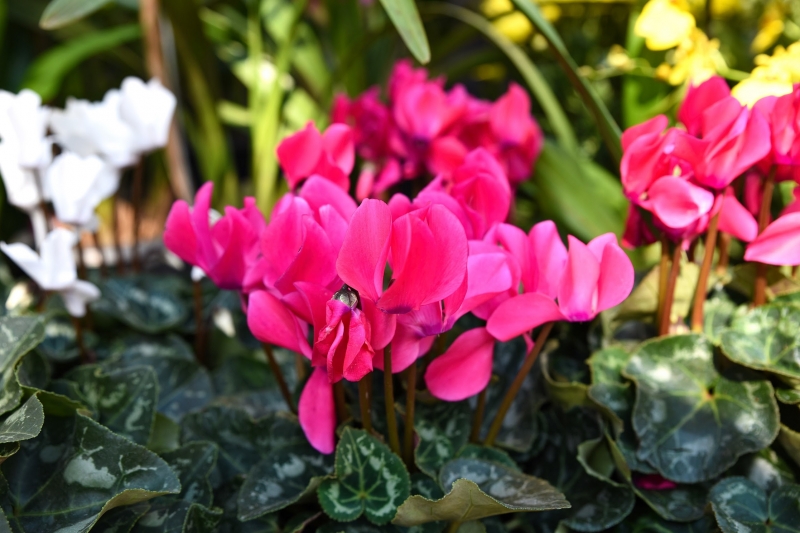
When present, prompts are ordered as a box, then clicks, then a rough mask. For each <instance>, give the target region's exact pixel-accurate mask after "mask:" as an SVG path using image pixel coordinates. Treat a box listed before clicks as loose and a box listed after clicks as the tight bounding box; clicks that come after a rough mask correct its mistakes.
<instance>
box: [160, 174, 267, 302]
mask: <svg viewBox="0 0 800 533" xmlns="http://www.w3.org/2000/svg"><path fill="white" fill-rule="evenodd" d="M213 192H214V185H213V183H210V182H209V183H206V184H205V185H203V186H202V187H201V188H200V190H199V191H197V195H196V196H195V202H194V206H193V207H191V208H190V207H189V205H188V204H187V203H186V202H185V201H183V200H178V201H176V202H175V203H174V204H173V205H172V209H170V212H169V215H168V216H167V222H166V227H165V229H164V245H165V246H166V247H167V249H168V250H170V251H171V252H172V253H174V254H175V255H177V256H178V257H180V258H181V259H183V260H184V261H186V262H187V263H189V264H191V265H194V266H196V267H198V268H200V269H201V270H202V271H203V272H204V273H205V274H206V275H207V276H208V277H209V278H211V280H212V281H213V282H214V283H215V284H216V285H217V286H218V287H219V288H221V289H227V290H241V288H242V285H243V283H244V279H245V274H246V272H247V269H248V268H249V266H250V263H251V261H252V259H253V255H254V250H255V248H256V246H257V242H258V231H259V226H260V224H263V217H262V216H261V214H260V213H259V212H258V209H257V208H256V207H255V200H254V199H253V198H246V199H245V208H244V209H241V210H239V209H236V208H234V207H226V208H225V214H224V215H222V216H219V215H218V214H215V212H214V211H212V210H211V196H212V194H213ZM259 219H260V220H261V222H259Z"/></svg>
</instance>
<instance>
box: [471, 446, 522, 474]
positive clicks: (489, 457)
mask: <svg viewBox="0 0 800 533" xmlns="http://www.w3.org/2000/svg"><path fill="white" fill-rule="evenodd" d="M457 457H458V458H459V459H481V460H483V461H492V462H494V463H500V464H501V465H505V466H507V467H509V468H511V469H512V470H519V466H518V465H517V463H516V462H514V460H513V459H512V458H511V457H510V456H509V455H508V454H507V453H506V452H504V451H503V450H499V449H497V448H490V447H488V446H479V445H477V444H467V445H466V446H464V447H463V448H461V451H460V452H458V455H457Z"/></svg>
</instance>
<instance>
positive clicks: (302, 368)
mask: <svg viewBox="0 0 800 533" xmlns="http://www.w3.org/2000/svg"><path fill="white" fill-rule="evenodd" d="M303 359H304V358H303V356H302V355H300V354H299V353H296V354H294V370H295V372H296V373H297V382H298V383H300V382H301V381H303V380H304V379H305V378H306V365H305V362H303Z"/></svg>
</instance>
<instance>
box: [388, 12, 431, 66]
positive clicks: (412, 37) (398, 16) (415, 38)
mask: <svg viewBox="0 0 800 533" xmlns="http://www.w3.org/2000/svg"><path fill="white" fill-rule="evenodd" d="M381 5H382V6H383V8H384V9H385V10H386V13H387V14H388V15H389V18H390V19H391V21H392V24H394V27H395V28H397V33H399V34H400V37H402V38H403V42H404V43H406V46H407V47H408V49H409V50H410V51H411V53H412V54H414V57H415V58H417V61H419V62H420V63H422V64H423V65H424V64H425V63H427V62H428V61H430V60H431V49H430V47H429V46H428V37H427V36H426V35H425V28H424V27H423V26H422V21H421V20H420V18H419V12H418V11H417V6H416V4H415V2H414V0H381Z"/></svg>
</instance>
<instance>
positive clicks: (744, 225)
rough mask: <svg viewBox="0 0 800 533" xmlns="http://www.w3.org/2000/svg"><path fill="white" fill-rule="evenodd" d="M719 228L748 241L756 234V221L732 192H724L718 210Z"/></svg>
mask: <svg viewBox="0 0 800 533" xmlns="http://www.w3.org/2000/svg"><path fill="white" fill-rule="evenodd" d="M719 230H720V231H724V232H725V233H730V234H731V235H733V236H734V237H736V238H737V239H740V240H742V241H744V242H750V241H752V240H753V239H755V238H756V236H757V235H758V221H756V219H755V217H754V216H753V215H752V214H750V211H748V210H747V208H746V207H745V206H743V205H742V204H741V203H739V200H737V199H736V196H734V195H733V194H732V193H726V194H725V196H724V197H723V199H722V209H721V210H720V212H719Z"/></svg>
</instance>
